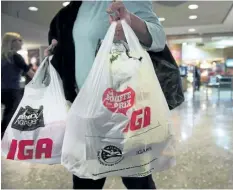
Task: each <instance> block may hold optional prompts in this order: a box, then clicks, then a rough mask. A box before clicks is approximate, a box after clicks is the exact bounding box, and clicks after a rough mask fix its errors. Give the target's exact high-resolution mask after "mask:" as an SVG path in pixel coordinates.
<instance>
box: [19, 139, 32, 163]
mask: <svg viewBox="0 0 233 190" xmlns="http://www.w3.org/2000/svg"><path fill="white" fill-rule="evenodd" d="M33 144H34V140H21V141H19V146H18V148H19V150H18V159H19V160H27V159H32V158H33V147H32V148H31V149H28V148H27V146H33Z"/></svg>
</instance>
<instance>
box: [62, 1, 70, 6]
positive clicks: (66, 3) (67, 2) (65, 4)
mask: <svg viewBox="0 0 233 190" xmlns="http://www.w3.org/2000/svg"><path fill="white" fill-rule="evenodd" d="M69 4H70V2H69V1H66V2H64V3H62V5H63V6H64V7H66V6H67V5H69Z"/></svg>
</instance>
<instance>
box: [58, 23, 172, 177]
mask: <svg viewBox="0 0 233 190" xmlns="http://www.w3.org/2000/svg"><path fill="white" fill-rule="evenodd" d="M122 26H123V29H124V32H125V36H126V39H127V42H128V46H129V51H128V52H124V51H116V52H111V51H110V50H111V47H112V43H113V38H114V33H115V27H116V23H113V24H112V25H111V26H110V28H109V30H108V32H107V34H106V36H105V39H104V41H103V43H102V45H101V47H100V49H99V52H98V54H97V56H96V59H95V61H94V64H93V67H92V69H91V71H90V73H89V76H88V78H87V80H86V81H85V84H84V86H83V87H82V88H81V90H80V92H79V95H78V96H77V98H76V100H75V102H74V103H73V105H72V107H71V109H70V112H69V115H68V119H67V128H66V133H65V137H64V144H63V149H62V165H64V166H65V167H66V168H67V169H68V170H69V171H70V172H72V173H73V174H75V175H77V176H78V177H81V178H91V179H99V178H103V177H107V176H124V177H143V176H147V175H150V174H151V173H152V171H161V170H164V169H167V168H169V167H171V166H172V165H174V164H175V159H174V140H173V135H172V133H171V129H170V128H171V124H170V112H169V108H168V105H167V103H166V100H165V97H164V95H163V92H162V90H161V87H160V84H159V82H158V79H157V77H156V74H155V72H154V69H153V65H152V63H151V60H150V57H149V56H148V54H147V52H146V51H145V50H144V49H143V48H142V47H141V45H140V43H139V40H138V39H137V37H136V35H135V34H134V32H133V30H132V29H131V28H130V27H129V26H128V25H127V24H126V22H125V21H122ZM110 52H111V53H110Z"/></svg>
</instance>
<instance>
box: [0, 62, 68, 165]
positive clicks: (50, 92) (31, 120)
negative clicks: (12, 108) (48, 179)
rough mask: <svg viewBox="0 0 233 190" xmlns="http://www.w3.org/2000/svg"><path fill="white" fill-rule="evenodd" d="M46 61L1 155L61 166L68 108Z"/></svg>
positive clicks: (9, 130) (13, 122) (28, 90)
mask: <svg viewBox="0 0 233 190" xmlns="http://www.w3.org/2000/svg"><path fill="white" fill-rule="evenodd" d="M49 61H50V60H49V58H45V59H44V61H43V62H42V63H41V65H40V67H39V68H38V70H37V72H36V74H35V76H34V78H33V79H32V81H31V82H30V83H29V84H28V85H27V86H26V87H25V92H24V96H23V98H22V100H21V102H20V104H19V106H18V108H17V110H16V112H15V114H14V116H13V117H12V119H11V121H10V123H9V125H8V127H7V130H6V132H5V135H4V137H3V140H2V155H3V156H4V157H5V158H7V159H11V160H21V161H27V162H36V163H41V164H57V163H61V150H62V144H63V138H64V134H65V120H66V117H67V112H68V108H67V107H66V100H65V96H64V92H63V87H62V83H61V79H60V77H59V75H58V74H57V72H56V70H55V69H54V68H53V66H52V65H51V64H50V62H49Z"/></svg>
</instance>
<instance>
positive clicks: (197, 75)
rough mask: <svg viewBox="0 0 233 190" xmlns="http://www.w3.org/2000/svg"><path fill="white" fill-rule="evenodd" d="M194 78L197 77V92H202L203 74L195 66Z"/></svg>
mask: <svg viewBox="0 0 233 190" xmlns="http://www.w3.org/2000/svg"><path fill="white" fill-rule="evenodd" d="M194 76H195V90H198V91H199V90H200V86H201V73H200V69H199V68H198V67H197V66H195V68H194Z"/></svg>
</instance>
